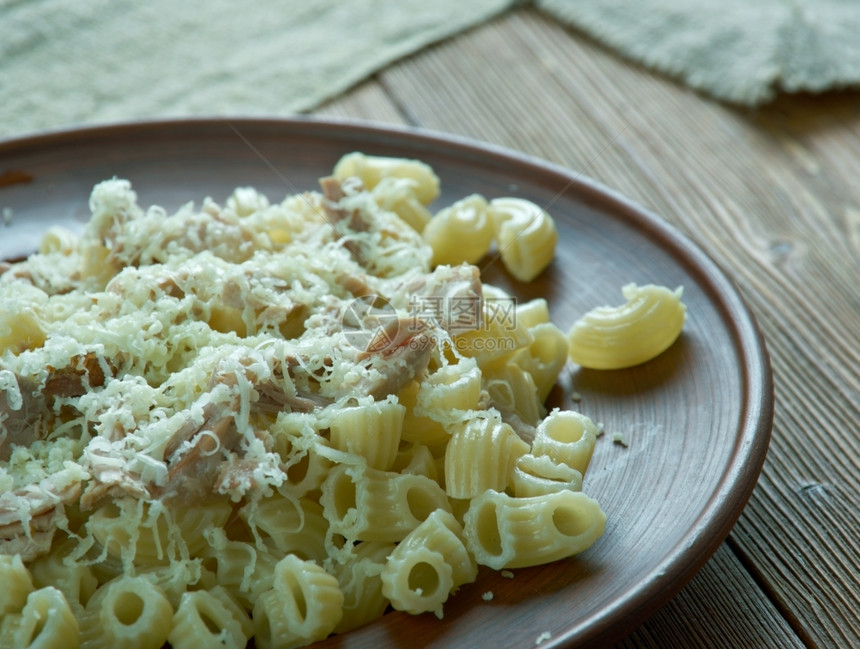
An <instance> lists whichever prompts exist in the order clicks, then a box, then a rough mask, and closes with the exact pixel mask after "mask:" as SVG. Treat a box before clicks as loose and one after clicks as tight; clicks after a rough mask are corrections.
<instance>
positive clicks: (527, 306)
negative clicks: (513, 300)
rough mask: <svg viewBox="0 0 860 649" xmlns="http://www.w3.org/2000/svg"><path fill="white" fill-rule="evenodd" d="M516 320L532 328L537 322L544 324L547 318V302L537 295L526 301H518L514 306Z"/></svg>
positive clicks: (547, 320)
mask: <svg viewBox="0 0 860 649" xmlns="http://www.w3.org/2000/svg"><path fill="white" fill-rule="evenodd" d="M516 317H517V322H519V323H520V324H521V325H522V326H524V327H526V328H527V329H532V328H534V327H536V326H537V325H539V324H546V323H548V322H549V321H550V320H549V304H548V303H547V301H546V300H545V299H544V298H542V297H538V298H535V299H533V300H529V301H528V302H523V303H518V304H517V306H516Z"/></svg>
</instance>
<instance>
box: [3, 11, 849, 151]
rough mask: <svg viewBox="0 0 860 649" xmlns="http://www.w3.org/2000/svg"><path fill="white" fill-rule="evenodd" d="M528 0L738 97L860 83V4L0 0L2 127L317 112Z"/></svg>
mask: <svg viewBox="0 0 860 649" xmlns="http://www.w3.org/2000/svg"><path fill="white" fill-rule="evenodd" d="M526 4H531V5H532V6H535V7H537V8H538V9H539V10H540V11H542V12H544V15H545V16H548V17H551V19H557V20H559V21H561V22H562V23H563V24H565V25H568V26H570V27H571V28H572V30H574V31H575V32H576V31H581V32H584V33H587V34H589V35H591V36H593V37H594V38H595V39H597V40H599V41H601V42H603V43H605V44H606V45H608V46H609V47H611V48H614V49H615V50H617V51H618V52H620V53H621V54H623V55H624V56H626V57H628V58H630V59H633V60H636V61H639V62H641V63H642V64H644V65H647V66H650V67H652V68H654V69H656V70H659V71H661V72H664V73H666V74H668V75H672V76H673V77H675V78H677V79H679V80H681V81H683V82H684V83H687V84H689V85H690V86H692V87H694V88H697V89H700V90H702V91H704V92H706V93H709V94H711V95H713V96H714V97H716V98H718V99H721V100H725V101H729V102H736V103H741V104H750V105H753V104H756V103H760V102H763V101H766V100H768V99H770V98H771V97H773V96H774V93H775V92H776V91H778V90H779V89H782V90H786V91H789V92H794V91H801V90H806V91H821V90H824V89H827V88H831V87H839V86H846V85H854V84H857V83H858V81H860V45H858V44H860V37H858V33H860V2H858V0H753V1H750V0H533V2H531V3H529V2H523V1H522V0H245V1H244V2H238V1H235V0H206V1H205V2H203V1H202V0H187V1H185V2H180V1H177V0H147V1H146V2H140V1H136V0H0V137H10V136H16V135H24V134H27V133H30V132H34V131H39V130H44V129H53V128H60V127H67V126H75V125H79V124H85V123H99V122H111V121H127V120H134V119H147V118H160V117H177V116H191V115H207V116H212V115H228V114H229V115H244V116H254V115H258V116H286V115H290V114H295V113H298V112H303V111H307V110H310V109H312V108H314V107H316V106H318V105H320V104H321V103H322V102H324V101H325V100H326V99H328V98H331V97H334V96H336V95H337V94H339V93H341V92H343V91H344V90H346V89H347V88H349V87H350V86H352V85H354V84H356V83H358V82H359V81H361V80H362V79H364V78H366V77H368V76H369V75H371V74H373V73H374V72H376V71H377V70H379V69H381V68H383V67H385V66H386V65H388V64H389V63H391V62H393V61H395V60H397V59H399V58H402V57H404V56H406V55H408V54H411V53H413V52H416V51H418V50H420V49H421V48H423V47H425V46H427V45H429V44H431V43H434V42H437V41H439V40H442V39H444V38H446V37H449V36H452V35H454V34H456V33H458V32H460V31H462V30H464V29H466V28H469V27H472V26H474V25H478V24H480V23H482V22H484V21H486V20H489V19H490V18H492V17H494V16H497V15H499V14H500V13H502V12H504V11H507V10H509V9H511V8H512V7H514V6H521V5H526Z"/></svg>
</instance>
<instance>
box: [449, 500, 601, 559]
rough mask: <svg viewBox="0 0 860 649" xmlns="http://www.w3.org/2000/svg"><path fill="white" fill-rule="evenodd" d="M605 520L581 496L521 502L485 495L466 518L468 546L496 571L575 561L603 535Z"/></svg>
mask: <svg viewBox="0 0 860 649" xmlns="http://www.w3.org/2000/svg"><path fill="white" fill-rule="evenodd" d="M605 524H606V516H605V514H604V513H603V510H602V509H601V508H600V505H598V504H597V501H595V500H593V499H592V498H589V497H588V496H586V495H585V494H584V493H582V492H581V491H568V490H562V491H557V492H555V493H551V494H546V495H542V496H532V497H529V498H517V497H513V496H509V495H508V494H506V493H500V492H497V491H486V492H484V493H483V494H481V495H480V496H478V497H477V498H474V499H473V500H472V501H471V504H470V505H469V510H468V511H467V512H466V515H465V518H464V534H465V537H466V545H467V547H468V548H469V550H470V551H471V553H472V555H473V556H474V557H475V560H476V561H477V562H478V563H479V564H481V565H484V566H489V567H490V568H493V569H494V570H502V569H504V568H524V567H526V566H536V565H540V564H543V563H547V562H549V561H557V560H558V559H563V558H565V557H570V556H573V555H574V554H578V553H579V552H582V551H583V550H586V549H587V548H589V547H591V545H592V544H593V543H594V541H596V540H597V538H598V537H600V535H601V534H603V530H604V527H605Z"/></svg>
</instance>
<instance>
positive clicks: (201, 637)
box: [167, 588, 253, 649]
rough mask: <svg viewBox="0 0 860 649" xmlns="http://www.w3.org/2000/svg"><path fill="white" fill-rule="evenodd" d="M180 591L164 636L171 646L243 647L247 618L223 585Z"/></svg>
mask: <svg viewBox="0 0 860 649" xmlns="http://www.w3.org/2000/svg"><path fill="white" fill-rule="evenodd" d="M216 592H217V591H211V592H210V591H206V590H195V591H191V592H187V593H183V595H182V598H181V599H180V601H179V606H178V608H177V609H176V612H175V613H174V614H173V619H172V620H171V629H170V634H169V635H168V636H167V640H168V642H170V646H171V649H244V648H245V646H246V645H247V644H248V639H249V638H250V636H251V633H249V632H248V631H249V630H252V628H253V627H252V626H251V620H250V618H249V617H248V614H247V613H245V611H244V610H243V609H242V608H240V607H239V606H238V605H237V604H236V603H235V602H234V601H233V600H231V599H230V596H229V595H228V594H227V593H226V591H225V590H223V588H222V589H221V591H220V592H219V594H216Z"/></svg>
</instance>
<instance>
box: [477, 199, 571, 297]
mask: <svg viewBox="0 0 860 649" xmlns="http://www.w3.org/2000/svg"><path fill="white" fill-rule="evenodd" d="M489 210H490V214H491V218H492V220H493V226H494V228H495V232H496V244H497V245H498V247H499V255H500V256H501V258H502V263H503V264H504V265H505V268H507V269H508V271H509V272H510V273H511V275H513V276H514V277H515V278H516V279H518V280H519V281H521V282H530V281H531V280H533V279H534V278H535V277H537V276H538V275H540V273H541V272H543V270H544V269H545V268H546V267H547V266H549V265H550V263H552V260H553V257H554V256H555V246H556V243H557V242H558V232H557V231H556V228H555V222H554V221H553V219H552V217H551V216H550V215H549V214H548V213H547V212H546V211H545V210H543V209H541V208H540V207H538V206H537V205H535V204H534V203H532V202H531V201H527V200H525V199H523V198H496V199H493V200H492V201H490V206H489Z"/></svg>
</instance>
